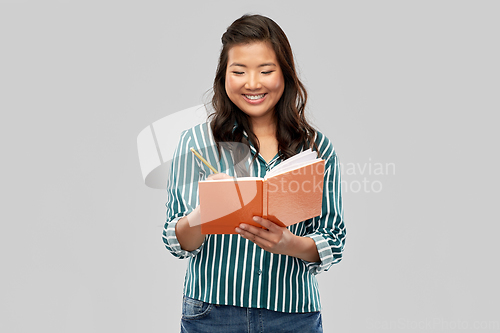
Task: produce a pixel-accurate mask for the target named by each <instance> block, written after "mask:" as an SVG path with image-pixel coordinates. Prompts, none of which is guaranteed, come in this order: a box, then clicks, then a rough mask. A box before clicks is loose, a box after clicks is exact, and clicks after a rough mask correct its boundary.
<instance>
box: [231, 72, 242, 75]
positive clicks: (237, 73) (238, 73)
mask: <svg viewBox="0 0 500 333" xmlns="http://www.w3.org/2000/svg"><path fill="white" fill-rule="evenodd" d="M233 74H236V75H242V74H244V73H243V72H233Z"/></svg>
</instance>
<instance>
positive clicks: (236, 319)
mask: <svg viewBox="0 0 500 333" xmlns="http://www.w3.org/2000/svg"><path fill="white" fill-rule="evenodd" d="M215 332H216V333H233V332H234V333H277V332H287V333H288V332H290V333H293V332H300V333H323V327H322V324H321V312H319V311H318V312H306V313H286V312H276V311H271V310H267V309H255V308H241V307H237V306H231V305H217V304H210V303H205V302H203V301H199V300H196V299H192V298H190V297H186V296H184V299H183V304H182V320H181V333H215Z"/></svg>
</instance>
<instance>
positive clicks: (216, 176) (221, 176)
mask: <svg viewBox="0 0 500 333" xmlns="http://www.w3.org/2000/svg"><path fill="white" fill-rule="evenodd" d="M228 178H234V177H231V176H230V175H228V174H227V173H222V172H219V173H212V174H211V175H209V176H208V177H207V178H206V180H217V179H228Z"/></svg>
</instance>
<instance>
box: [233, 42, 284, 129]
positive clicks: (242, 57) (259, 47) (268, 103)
mask: <svg viewBox="0 0 500 333" xmlns="http://www.w3.org/2000/svg"><path fill="white" fill-rule="evenodd" d="M284 89H285V80H284V78H283V73H282V72H281V68H280V66H279V63H278V59H277V58H276V54H275V53H274V50H273V49H272V47H271V46H270V45H269V44H268V43H266V42H255V43H251V44H242V45H236V46H233V47H232V48H231V49H229V52H228V62H227V69H226V92H227V95H228V96H229V99H230V100H231V101H232V102H233V103H234V104H236V106H237V107H238V108H240V110H241V111H243V112H245V113H246V114H247V115H248V116H249V117H250V119H251V120H252V123H255V121H256V120H257V121H272V120H273V119H272V116H273V111H274V106H275V105H276V103H278V101H279V99H280V98H281V95H283V90H284Z"/></svg>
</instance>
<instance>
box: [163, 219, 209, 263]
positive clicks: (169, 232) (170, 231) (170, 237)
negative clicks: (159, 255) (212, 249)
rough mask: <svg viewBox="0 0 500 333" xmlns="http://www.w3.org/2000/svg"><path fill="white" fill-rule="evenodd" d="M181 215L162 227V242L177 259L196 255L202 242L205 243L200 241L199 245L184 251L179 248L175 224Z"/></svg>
mask: <svg viewBox="0 0 500 333" xmlns="http://www.w3.org/2000/svg"><path fill="white" fill-rule="evenodd" d="M183 217H184V216H180V217H176V218H174V219H173V220H172V221H170V222H168V223H167V226H166V228H164V229H163V242H164V243H165V247H166V248H167V249H168V250H169V251H170V252H171V253H172V254H173V255H174V256H175V257H177V258H179V259H185V258H189V257H194V256H196V255H197V254H198V253H200V251H201V248H202V247H203V244H205V242H203V243H201V245H200V246H199V247H198V248H197V249H195V250H193V251H186V250H183V249H182V248H181V244H180V243H179V240H178V239H177V235H176V234H175V226H176V225H177V222H179V220H180V219H181V218H183Z"/></svg>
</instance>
